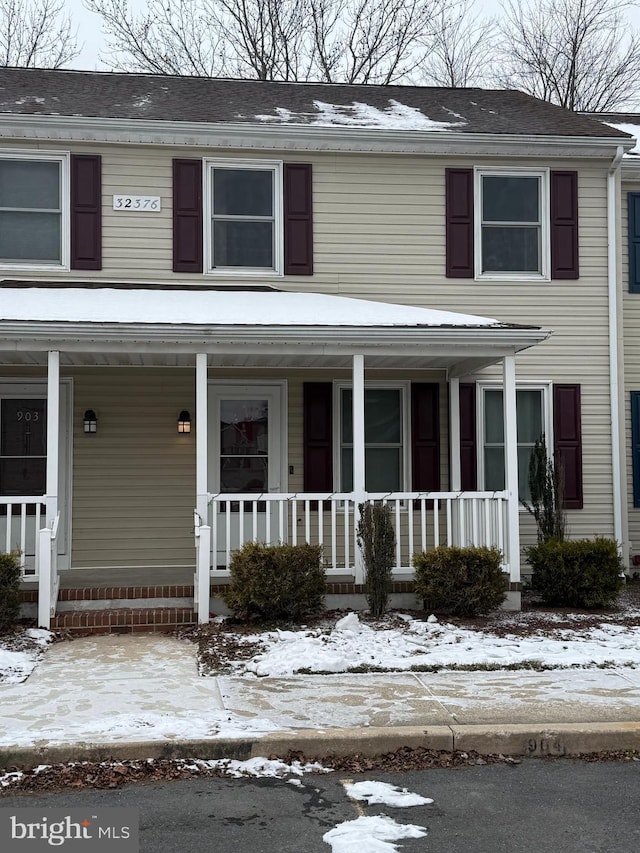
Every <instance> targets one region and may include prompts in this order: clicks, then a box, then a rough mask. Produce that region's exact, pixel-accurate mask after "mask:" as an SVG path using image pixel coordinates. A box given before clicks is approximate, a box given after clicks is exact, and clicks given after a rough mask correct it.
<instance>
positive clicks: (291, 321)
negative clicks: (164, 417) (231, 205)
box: [0, 286, 550, 375]
mask: <svg viewBox="0 0 640 853" xmlns="http://www.w3.org/2000/svg"><path fill="white" fill-rule="evenodd" d="M549 334H550V332H548V331H546V330H543V329H540V328H538V327H534V326H521V325H517V324H509V323H503V322H499V321H497V320H493V319H491V318H487V317H478V316H475V315H469V314H458V313H453V312H449V311H437V310H431V309H425V308H416V307H413V306H407V305H395V304H390V303H382V302H372V301H367V300H360V299H352V298H345V297H339V296H330V295H327V294H317V293H285V292H281V291H271V292H263V291H249V290H247V291H233V292H228V291H227V292H225V291H222V290H205V291H203V290H197V289H191V290H190V289H188V288H183V289H177V288H175V289H171V288H166V287H165V288H160V289H158V290H153V289H151V288H144V289H143V288H132V287H128V288H125V287H121V288H115V287H104V288H96V287H95V286H94V287H91V288H89V287H86V288H82V287H60V286H57V287H56V286H53V287H36V286H17V287H6V286H5V287H1V288H0V363H1V364H7V365H9V364H11V365H26V366H44V365H46V363H47V358H46V353H47V351H48V350H57V351H59V352H60V362H61V365H63V366H71V367H81V366H82V367H84V366H88V367H94V366H99V367H102V366H139V367H147V366H150V367H151V366H153V367H156V366H158V367H184V368H190V367H194V365H195V353H197V352H203V353H207V354H208V355H209V356H210V358H209V363H210V365H211V366H212V367H221V368H224V367H261V368H285V367H286V368H291V367H304V368H307V369H308V368H349V367H350V366H351V358H352V356H353V354H354V353H360V354H363V355H365V356H367V364H368V366H370V367H379V368H403V369H411V368H422V369H424V368H429V369H439V370H443V369H446V370H449V371H450V372H454V373H456V374H459V375H463V374H464V373H470V372H472V371H474V370H478V369H480V368H482V367H484V366H487V365H489V364H493V363H495V362H496V361H498V360H500V359H501V358H502V357H503V356H504V355H509V354H512V353H515V352H519V351H520V350H523V349H526V348H528V347H530V346H533V345H535V344H537V343H539V342H541V341H543V340H545V338H547V337H548V336H549Z"/></svg>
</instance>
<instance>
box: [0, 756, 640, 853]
mask: <svg viewBox="0 0 640 853" xmlns="http://www.w3.org/2000/svg"><path fill="white" fill-rule="evenodd" d="M344 778H346V777H345V774H340V773H332V774H330V775H324V776H305V777H303V779H302V786H297V785H291V784H288V783H287V782H285V781H283V780H270V779H259V780H247V779H228V780H227V779H202V780H189V781H184V782H168V783H165V784H150V785H140V786H131V787H128V788H123V789H120V790H115V791H93V790H86V791H85V790H82V791H74V792H65V793H61V794H48V795H45V796H33V795H25V796H20V797H15V796H13V797H3V798H1V799H0V808H10V807H11V806H27V805H29V806H36V805H37V806H39V807H43V808H46V807H52V808H53V807H65V808H71V807H73V808H76V807H79V806H82V807H89V806H130V807H135V808H138V809H139V810H140V828H141V835H140V838H141V844H140V850H141V853H316V851H318V853H320V851H324V853H330V847H329V845H328V844H326V843H325V842H323V840H322V836H323V834H324V833H325V832H327V831H328V830H329V829H331V828H332V827H334V826H336V825H337V824H339V823H341V822H342V821H347V820H354V819H356V817H357V816H358V814H362V813H364V814H366V815H379V814H387V815H389V816H391V817H393V818H394V820H396V821H397V822H398V823H405V824H407V823H412V824H417V825H420V826H426V827H427V829H428V835H427V836H426V837H425V838H419V839H411V838H409V839H403V840H402V841H400V842H399V847H398V849H399V850H401V851H402V853H412V851H424V853H431V851H433V853H521V852H522V851H526V853H547V851H548V852H549V853H551V852H552V851H553V853H605V851H606V853H635V851H638V850H640V762H629V763H597V764H585V763H581V762H577V761H570V760H566V759H564V760H557V761H552V762H545V761H538V760H534V759H530V760H527V761H524V762H523V763H522V764H519V765H516V766H508V765H491V766H480V767H461V768H457V769H452V770H426V771H419V772H409V773H398V774H388V773H376V772H373V773H368V774H366V775H361V776H357V777H354V781H361V780H362V779H365V778H367V779H376V780H379V781H385V782H391V783H392V784H395V785H399V786H400V787H403V788H407V789H408V790H409V791H414V792H416V793H419V794H422V795H423V796H426V797H431V798H432V799H433V800H434V803H433V804H432V805H424V806H415V807H411V808H404V809H400V808H390V807H388V806H369V805H366V804H357V805H356V804H355V803H353V802H351V801H350V800H349V799H348V798H347V796H346V794H345V791H344V788H343V787H342V784H341V781H340V780H341V779H344ZM390 849H393V848H390ZM364 851H365V848H364V847H358V846H356V847H354V850H353V853H364ZM3 853H13V851H3ZM87 853H91V851H90V850H88V851H87Z"/></svg>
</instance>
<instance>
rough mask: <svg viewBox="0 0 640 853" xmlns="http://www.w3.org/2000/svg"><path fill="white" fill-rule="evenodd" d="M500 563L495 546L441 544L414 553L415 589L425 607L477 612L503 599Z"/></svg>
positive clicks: (459, 613)
mask: <svg viewBox="0 0 640 853" xmlns="http://www.w3.org/2000/svg"><path fill="white" fill-rule="evenodd" d="M501 564H502V554H501V553H500V551H499V550H498V549H497V548H476V547H469V548H455V547H447V546H440V547H438V548H434V549H433V550H432V551H425V552H423V553H420V554H416V555H415V556H414V558H413V565H414V567H415V571H416V579H415V591H416V594H417V595H418V597H419V598H422V600H423V601H424V606H425V608H426V609H427V610H431V611H435V612H437V613H446V614H449V615H451V616H480V615H482V614H484V613H488V612H489V611H490V610H493V609H494V608H496V607H499V606H500V605H501V604H502V602H503V601H504V599H505V595H506V580H505V575H504V573H503V571H502V566H501Z"/></svg>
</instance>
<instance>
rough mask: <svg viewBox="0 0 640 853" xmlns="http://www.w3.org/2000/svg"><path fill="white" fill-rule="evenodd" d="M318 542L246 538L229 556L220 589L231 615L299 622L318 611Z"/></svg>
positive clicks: (322, 581) (322, 584) (321, 590)
mask: <svg viewBox="0 0 640 853" xmlns="http://www.w3.org/2000/svg"><path fill="white" fill-rule="evenodd" d="M321 559H322V549H321V547H320V546H319V545H307V544H303V545H263V544H260V543H258V542H247V543H246V544H245V545H243V547H242V548H240V550H238V551H235V552H234V554H233V555H232V557H231V565H230V571H231V581H230V583H229V585H228V586H227V587H226V588H225V590H224V592H223V593H222V598H223V599H224V601H225V603H226V605H227V607H229V609H230V610H231V611H232V612H233V614H234V615H235V616H238V617H243V618H257V619H260V620H263V621H283V620H284V621H287V622H299V621H301V620H304V619H306V618H308V617H309V616H315V615H317V614H318V613H321V612H322V610H323V609H324V594H325V590H326V577H325V570H324V567H323V566H322V563H321Z"/></svg>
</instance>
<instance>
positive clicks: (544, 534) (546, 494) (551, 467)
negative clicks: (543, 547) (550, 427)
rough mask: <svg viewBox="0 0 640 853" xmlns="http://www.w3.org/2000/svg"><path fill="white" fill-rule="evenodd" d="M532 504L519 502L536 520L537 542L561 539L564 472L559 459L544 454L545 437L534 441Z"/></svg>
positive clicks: (563, 526) (562, 536)
mask: <svg viewBox="0 0 640 853" xmlns="http://www.w3.org/2000/svg"><path fill="white" fill-rule="evenodd" d="M529 491H530V493H531V503H529V502H528V501H522V503H523V505H524V507H525V509H526V510H527V512H530V513H531V515H533V517H534V518H535V520H536V528H537V530H538V542H548V541H549V540H550V539H556V540H557V541H558V542H562V541H563V540H564V534H565V528H566V523H567V521H566V519H567V514H566V512H565V511H564V470H563V468H562V464H561V463H560V461H559V460H556V461H552V460H551V459H549V456H548V455H547V444H546V441H545V439H544V436H543V437H542V438H541V439H539V440H538V441H536V443H535V446H534V448H533V451H532V452H531V459H530V460H529Z"/></svg>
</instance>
